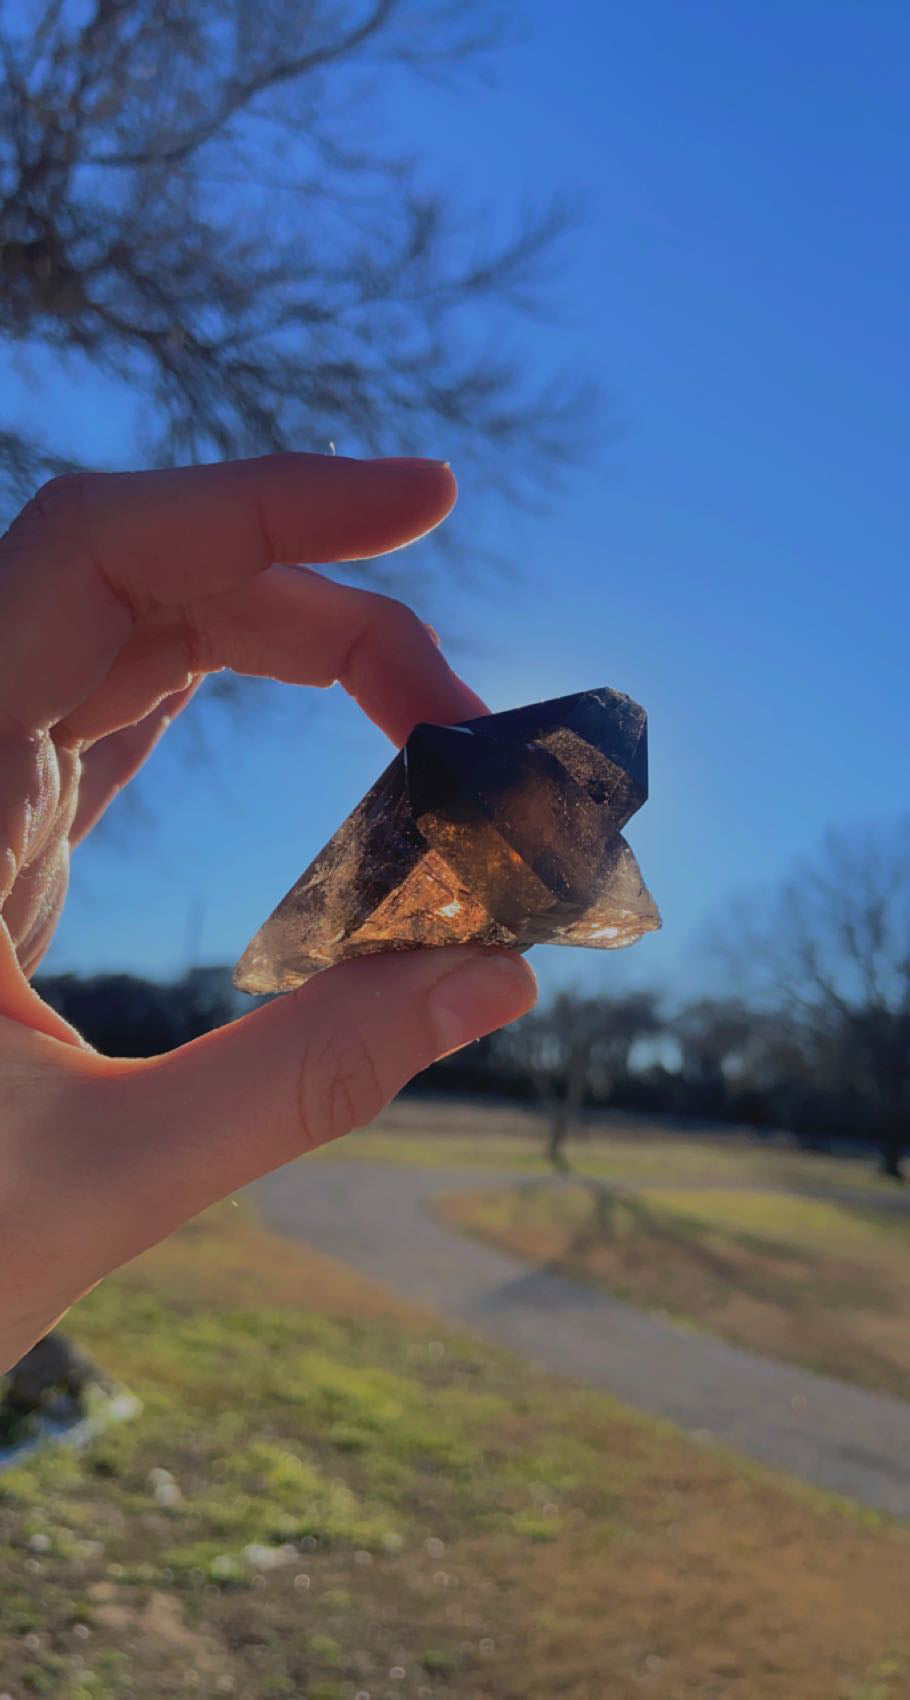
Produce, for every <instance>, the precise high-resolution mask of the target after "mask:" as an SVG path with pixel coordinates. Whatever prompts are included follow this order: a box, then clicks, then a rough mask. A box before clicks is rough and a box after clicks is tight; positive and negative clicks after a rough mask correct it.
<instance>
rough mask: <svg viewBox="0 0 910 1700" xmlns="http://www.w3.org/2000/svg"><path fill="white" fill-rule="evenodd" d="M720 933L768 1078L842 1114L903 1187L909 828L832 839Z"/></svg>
mask: <svg viewBox="0 0 910 1700" xmlns="http://www.w3.org/2000/svg"><path fill="white" fill-rule="evenodd" d="M729 931H730V932H731V934H734V935H735V942H731V943H730V945H729V955H730V957H731V958H732V960H733V962H734V964H735V967H736V973H737V980H738V984H739V986H740V988H742V989H748V992H750V993H751V996H752V997H753V999H754V1001H755V1004H756V1008H757V1009H758V1011H759V1012H760V1013H763V1014H764V1016H765V1027H764V1034H765V1038H764V1053H765V1055H764V1063H763V1070H764V1075H765V1078H770V1077H771V1076H773V1075H774V1074H776V1075H777V1078H778V1079H789V1080H791V1081H793V1082H794V1083H797V1084H799V1083H800V1082H802V1083H804V1084H805V1085H806V1086H807V1087H809V1088H811V1089H813V1090H815V1091H817V1092H818V1093H828V1094H830V1095H831V1096H832V1098H837V1099H839V1100H841V1101H842V1102H843V1103H849V1104H851V1105H852V1107H853V1115H854V1118H855V1121H856V1124H857V1131H859V1132H861V1133H863V1134H864V1135H867V1136H871V1137H873V1138H875V1139H876V1140H877V1141H878V1144H879V1148H880V1151H881V1166H882V1170H883V1172H884V1173H885V1174H887V1175H890V1176H891V1177H892V1178H894V1179H900V1178H901V1160H902V1157H903V1155H904V1152H905V1150H906V1149H907V1146H908V1144H910V818H908V819H907V820H904V821H901V822H898V823H897V824H895V825H894V826H893V827H892V828H891V829H888V830H883V831H880V832H878V833H874V832H866V833H855V834H852V835H851V834H847V833H844V832H842V833H831V834H829V836H828V837H827V838H826V839H825V841H824V842H823V843H822V844H821V845H820V847H819V849H818V851H817V852H816V853H815V855H814V856H811V857H809V858H807V859H805V860H804V861H803V862H802V863H800V864H799V865H798V866H797V867H796V869H795V870H794V872H793V874H792V875H791V876H790V877H789V878H788V879H786V880H785V881H784V883H783V884H782V886H781V887H780V889H779V890H778V891H776V892H775V893H773V894H772V895H771V896H770V898H769V899H768V900H767V901H766V902H764V903H762V902H758V903H753V904H750V905H749V908H748V912H746V910H745V907H744V906H743V908H741V909H740V911H739V913H738V914H737V915H736V916H735V917H734V918H733V919H732V921H731V923H730V925H729ZM775 1017H776V1018H777V1019H776V1020H775V1019H774V1018H775Z"/></svg>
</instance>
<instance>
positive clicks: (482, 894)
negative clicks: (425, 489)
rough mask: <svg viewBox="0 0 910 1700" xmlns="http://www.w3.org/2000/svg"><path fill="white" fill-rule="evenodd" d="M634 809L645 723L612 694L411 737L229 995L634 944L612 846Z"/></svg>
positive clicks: (637, 921) (642, 917) (646, 926)
mask: <svg viewBox="0 0 910 1700" xmlns="http://www.w3.org/2000/svg"><path fill="white" fill-rule="evenodd" d="M647 795H648V746H647V717H646V715H645V712H644V710H643V709H642V708H639V706H638V704H637V703H634V702H632V701H631V699H630V698H629V697H627V696H623V695H621V693H620V692H619V691H611V690H607V689H603V690H595V691H583V692H580V693H579V694H578V695H576V696H568V697H557V698H556V699H555V700H554V701H552V702H542V703H535V704H533V705H532V706H531V707H528V708H514V709H510V710H508V712H507V713H505V714H489V715H484V716H483V717H482V718H480V719H477V720H467V721H465V722H463V724H462V725H460V726H430V725H420V726H416V727H415V728H414V731H413V732H412V733H411V736H410V737H409V739H408V741H407V743H406V744H405V747H404V749H403V750H401V751H400V752H399V754H398V755H397V756H396V757H395V759H394V761H392V762H391V763H390V765H389V766H388V767H387V768H386V770H385V772H384V773H383V774H381V775H380V777H379V779H377V781H376V783H375V785H374V786H373V788H372V790H371V791H368V792H367V795H366V796H365V797H364V799H363V801H362V802H360V803H358V805H357V807H356V809H355V810H354V811H353V813H352V814H350V815H349V816H348V818H347V820H346V821H344V823H343V824H342V825H341V826H340V827H339V829H338V831H337V832H336V834H335V836H334V838H332V839H330V841H329V843H328V844H327V845H326V847H325V849H324V850H322V851H321V852H320V854H319V855H318V856H317V857H316V860H315V861H314V862H311V864H310V866H309V867H308V868H307V869H306V871H305V872H304V873H303V874H301V876H300V878H299V880H298V881H297V883H296V885H294V886H293V887H292V889H291V890H290V891H289V892H288V894H287V896H286V897H284V898H283V899H282V901H281V902H280V903H279V905H278V907H277V909H276V910H274V912H273V913H272V914H271V915H270V916H269V919H268V920H267V921H266V922H265V924H264V925H263V926H262V927H261V928H260V930H259V932H258V933H257V934H256V936H255V938H254V939H253V940H252V941H251V942H250V944H249V945H248V946H247V949H246V950H245V951H244V954H243V956H242V957H241V959H240V961H239V962H238V964H237V968H236V970H235V972H234V982H235V984H236V985H237V986H239V987H240V989H241V991H245V992H285V991H290V990H291V989H292V987H294V986H300V985H302V984H303V982H304V981H305V980H307V979H309V977H310V976H311V975H312V974H315V973H317V972H318V971H319V969H320V968H328V967H330V966H331V964H332V963H334V962H341V961H343V960H344V959H345V958H347V957H351V956H367V955H372V954H374V953H376V952H379V951H388V950H413V949H416V948H417V947H419V946H421V945H447V944H488V945H503V946H507V947H509V948H510V949H517V950H526V949H528V947H529V946H530V945H533V944H575V945H590V946H593V947H595V948H600V949H610V948H616V947H617V946H619V945H625V944H633V943H634V942H635V940H636V939H639V938H640V937H641V935H642V934H643V933H647V932H652V931H653V930H654V929H655V928H656V927H659V926H660V916H659V914H658V911H657V908H656V906H655V903H654V900H653V898H652V897H651V895H650V892H649V891H648V890H647V887H646V886H645V885H644V883H643V881H642V877H641V874H640V872H639V868H638V863H637V862H636V860H635V857H634V856H633V854H632V852H631V850H630V849H629V846H628V844H627V843H626V841H625V839H624V838H623V837H622V836H621V831H620V829H621V828H622V827H623V826H624V825H625V823H626V821H627V820H629V818H630V816H632V815H633V814H634V813H635V811H636V809H639V808H640V807H641V805H642V803H643V802H644V801H645V799H646V797H647Z"/></svg>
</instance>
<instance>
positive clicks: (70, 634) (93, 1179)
mask: <svg viewBox="0 0 910 1700" xmlns="http://www.w3.org/2000/svg"><path fill="white" fill-rule="evenodd" d="M454 499H455V481H454V479H453V477H452V474H451V472H450V471H449V470H448V468H447V467H444V466H442V465H441V464H439V463H437V462H434V461H414V460H401V461H363V462H361V461H353V460H347V459H343V458H341V457H337V458H336V457H330V456H322V455H276V456H269V457H267V458H264V459H261V460H252V461H240V462H235V463H233V464H228V465H222V466H209V467H194V468H187V469H181V470H178V471H172V472H145V473H114V474H91V475H86V476H81V475H80V476H70V477H66V478H62V479H58V480H54V481H53V482H52V483H50V484H48V485H47V486H45V488H44V489H42V490H40V491H39V492H38V494H37V496H35V498H34V499H33V500H32V501H31V502H30V503H29V505H28V506H27V507H26V508H25V510H24V511H23V513H22V514H21V515H20V516H19V518H18V519H17V520H16V522H15V524H14V525H13V526H12V528H11V530H10V531H9V532H8V533H7V534H6V536H5V537H4V538H2V539H0V910H2V921H0V1369H2V1368H3V1367H5V1366H7V1365H9V1364H12V1363H14V1362H16V1361H17V1359H18V1358H19V1357H20V1356H21V1355H22V1354H23V1353H24V1352H25V1351H26V1350H27V1349H28V1347H29V1346H31V1345H32V1344H33V1343H34V1342H35V1341H36V1340H37V1339H39V1338H40V1337H41V1336H42V1335H43V1334H44V1333H46V1332H47V1330H48V1329H49V1328H50V1327H51V1326H52V1325H53V1323H54V1322H55V1321H57V1320H58V1319H59V1317H60V1315H61V1314H62V1312H63V1311H64V1310H65V1309H66V1308H67V1307H68V1306H69V1305H70V1304H71V1303H72V1302H73V1301H74V1299H76V1298H77V1297H78V1296H79V1295H80V1294H82V1293H84V1292H86V1291H87V1290H88V1289H89V1288H90V1287H92V1286H93V1285H94V1284H95V1283H96V1282H97V1281H98V1280H99V1279H100V1278H101V1277H102V1276H103V1275H105V1274H107V1273H108V1272H109V1271H110V1270H112V1269H115V1268H117V1267H118V1266H119V1265H120V1264H121V1263H123V1262H125V1261H126V1260H128V1259H129V1258H132V1257H135V1256H136V1255H137V1254H138V1253H139V1252H140V1251H143V1250H144V1249H145V1248H146V1247H147V1246H149V1245H152V1244H154V1243H155V1242H156V1241H157V1240H159V1239H162V1238H164V1236H165V1235H167V1234H169V1233H170V1232H171V1231H172V1230H173V1229H174V1228H176V1227H178V1226H179V1225H180V1224H181V1223H183V1222H185V1221H187V1220H188V1219H189V1218H190V1217H191V1216H194V1215H195V1214H197V1212H198V1211H200V1210H202V1209H204V1208H205V1206H206V1205H208V1204H210V1203H212V1202H213V1201H214V1200H216V1199H219V1198H223V1197H225V1196H226V1195H227V1194H229V1193H231V1192H233V1191H235V1190H236V1189H237V1188H238V1187H241V1186H243V1185H244V1184H245V1183H246V1182H247V1181H250V1180H252V1179H254V1178H255V1177H256V1176H257V1175H260V1174H264V1173H265V1172H267V1171H268V1170H269V1169H273V1168H276V1167H278V1166H279V1165H280V1164H282V1163H285V1162H287V1161H289V1160H290V1159H291V1158H293V1157H296V1156H297V1155H298V1154H299V1153H301V1152H303V1151H306V1150H309V1149H311V1148H312V1147H314V1146H317V1145H320V1144H323V1143H324V1142H325V1141H326V1140H329V1139H333V1138H336V1137H338V1136H339V1135H340V1134H343V1133H346V1132H348V1131H349V1130H350V1128H352V1127H356V1126H362V1125H363V1124H364V1123H365V1122H368V1121H370V1120H371V1119H372V1118H373V1117H374V1116H375V1115H376V1114H377V1112H378V1111H379V1110H380V1109H381V1108H382V1106H383V1105H384V1104H385V1103H387V1102H388V1100H389V1099H390V1098H391V1097H393V1096H394V1094H395V1093H396V1092H397V1091H398V1090H399V1088H400V1087H401V1086H403V1085H404V1083H405V1081H406V1080H408V1079H410V1077H411V1076H412V1075H413V1074H415V1073H417V1072H418V1071H419V1070H420V1069H422V1068H425V1067H426V1066H427V1065H428V1064H429V1063H430V1062H432V1061H434V1060H435V1059H436V1058H438V1057H440V1056H442V1055H444V1054H446V1053H447V1052H449V1051H451V1050H453V1049H455V1048H457V1047H458V1046H459V1045H461V1044H465V1043H467V1042H468V1041H469V1040H471V1039H473V1038H477V1037H479V1036H480V1035H481V1034H483V1033H487V1032H490V1031H492V1030H493V1029H494V1028H496V1027H499V1026H501V1025H503V1024H504V1023H505V1022H507V1021H511V1020H513V1019H514V1018H515V1017H516V1016H518V1015H521V1014H522V1013H523V1012H524V1011H525V1010H526V1009H527V1008H528V1007H529V1006H530V1004H531V1003H532V1001H533V997H534V981H533V977H532V975H531V972H530V970H529V969H528V968H527V967H526V966H525V964H524V963H523V962H522V961H521V960H520V959H519V958H517V957H511V956H508V955H506V954H504V953H498V952H490V951H482V950H479V949H475V948H472V947H459V948H454V949H446V950H435V951H419V952H415V953H413V954H411V953H406V954H402V955H389V956H375V957H369V958H363V959H361V960H359V961H354V962H347V963H343V964H341V965H340V966H338V967H337V968H332V969H330V970H328V971H327V972H326V973H324V974H321V975H319V976H318V978H317V979H316V980H313V981H310V982H309V983H308V984H307V985H306V986H304V987H302V988H301V990H300V991H298V992H292V993H290V994H288V995H287V996H286V997H284V998H281V999H278V1000H277V1001H276V1002H274V1003H272V1004H269V1005H266V1006H264V1007H263V1008H261V1009H258V1010H256V1011H254V1012H253V1013H252V1014H250V1015H247V1016H245V1017H244V1018H243V1020H241V1021H238V1022H235V1023H233V1024H231V1025H230V1026H229V1027H225V1028H221V1029H220V1030H219V1031H217V1032H214V1033H209V1034H206V1035H204V1036H203V1037H202V1038H201V1039H197V1040H195V1041H194V1042H193V1043H192V1044H189V1045H184V1046H182V1047H181V1048H180V1049H179V1050H177V1051H173V1052H171V1053H170V1054H168V1055H167V1056H163V1057H153V1058H151V1059H147V1060H142V1061H124V1060H122V1059H111V1058H107V1057H102V1056H100V1055H99V1054H98V1053H97V1052H96V1051H94V1050H92V1049H91V1048H90V1047H89V1046H88V1045H86V1044H85V1042H84V1041H83V1040H82V1039H81V1038H80V1036H79V1035H78V1034H77V1033H76V1032H75V1031H74V1030H73V1029H72V1028H71V1027H70V1026H69V1025H68V1024H67V1023H66V1022H65V1021H64V1020H63V1019H62V1018H61V1017H60V1016H58V1015H57V1014H56V1013H55V1012H54V1011H53V1010H51V1009H50V1008H49V1007H48V1006H47V1005H46V1004H44V1003H43V1002H42V1000H41V999H40V998H39V997H38V995H37V993H36V992H35V991H34V989H33V988H32V987H31V986H30V984H29V980H28V976H29V975H30V974H32V973H33V972H34V970H35V968H36V967H37V965H38V963H39V962H40V960H41V958H42V956H43V954H44V952H45V950H46V949H47V946H48V944H49V942H50V939H51V937H52V934H53V931H54V927H55V925H56V922H57V919H58V917H59V914H60V911H61V908H62V906H63V901H64V898H65V895H66V886H67V878H68V869H69V859H70V851H71V848H72V847H73V846H74V845H76V844H77V843H78V842H79V841H80V840H81V839H82V838H84V837H85V835H86V833H88V832H89V831H90V830H91V828H92V826H93V825H94V824H95V822H96V821H97V820H98V818H99V817H100V815H101V814H102V813H103V812H104V810H105V808H106V807H107V805H108V803H109V802H110V801H111V800H112V798H113V797H114V796H116V794H117V793H118V791H119V790H121V789H122V787H123V786H124V785H125V784H126V783H127V782H128V781H129V780H130V779H131V778H132V776H133V774H134V773H135V772H136V771H137V769H138V768H139V767H140V766H141V764H142V762H143V761H144V760H145V758H146V756H147V755H148V754H149V753H150V751H151V750H152V749H153V748H154V745H155V744H156V743H157V741H158V738H159V737H160V736H161V734H162V733H163V732H164V730H165V729H166V727H167V726H168V725H169V724H170V722H171V720H172V719H173V718H174V716H175V714H177V713H179V712H180V710H181V709H182V708H183V707H184V706H185V704H186V703H187V701H188V700H189V698H190V697H191V696H192V694H193V692H194V690H195V689H196V688H197V686H198V684H199V682H200V680H201V679H202V678H203V677H204V676H205V675H206V674H207V673H211V672H215V671H218V670H219V669H221V668H225V667H227V668H231V669H233V670H234V671H235V672H237V673H246V674H256V675H260V676H266V677H269V678H274V679H282V680H285V681H288V682H290V683H293V684H308V685H323V686H324V685H329V684H331V683H332V682H333V681H334V680H336V679H337V680H340V682H341V683H342V685H343V686H344V688H345V689H346V690H347V691H348V692H349V693H350V694H351V695H352V696H353V697H354V698H355V700H356V701H357V702H358V703H359V705H360V707H361V708H362V709H363V710H364V712H365V713H366V714H368V715H369V716H370V718H371V719H372V720H374V721H375V722H376V723H377V724H378V725H379V726H381V727H382V728H383V729H384V730H385V731H386V732H387V733H388V734H389V736H390V737H391V738H392V739H393V740H394V741H395V742H396V743H402V742H403V741H404V739H405V738H406V737H407V735H408V732H409V731H410V729H411V727H412V726H413V725H414V724H415V723H416V722H417V721H418V720H435V721H442V722H445V721H448V722H452V721H455V720H461V719H465V718H467V717H468V716H470V715H472V714H477V713H478V712H482V709H483V705H482V704H481V703H480V702H479V701H478V699H477V697H475V696H474V694H473V692H471V691H470V690H469V689H468V688H467V686H466V685H464V684H463V683H462V682H461V681H460V680H459V679H458V678H457V677H456V676H455V674H454V673H452V671H451V670H450V668H449V667H448V665H447V663H446V662H445V661H444V660H443V658H442V656H441V654H440V653H439V650H438V648H437V647H436V645H435V644H434V642H433V639H432V637H431V636H430V634H429V632H428V630H427V628H426V627H425V626H423V625H422V624H421V622H420V621H419V620H418V619H417V617H416V616H415V615H414V614H413V613H411V612H410V611H409V610H408V609H406V608H405V607H404V606H403V605H402V604H400V603H398V602H395V601H392V600H390V599H389V598H387V597H383V596H377V595H375V594H373V593H370V592H367V591H363V590H356V589H352V588H350V587H348V586H343V585H338V584H334V583H332V582H330V581H329V580H327V579H324V578H321V577H319V576H318V575H317V574H315V573H313V572H304V571H301V570H300V568H299V567H294V566H288V565H276V564H274V563H281V562H301V561H346V560H355V559H361V558H364V557H367V556H372V555H380V554H384V553H386V552H387V551H388V550H391V549H395V548H398V547H400V546H401V545H402V544H404V543H407V542H409V541H410V540H412V539H413V538H416V537H419V536H422V535H423V533H424V532H426V531H428V530H430V529H431V528H432V527H433V526H435V525H437V524H438V523H439V522H440V521H441V520H442V519H444V518H445V516H446V514H447V513H448V512H449V510H450V508H451V506H452V504H453V502H454ZM339 1249H340V1250H343V1247H341V1248H339Z"/></svg>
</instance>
